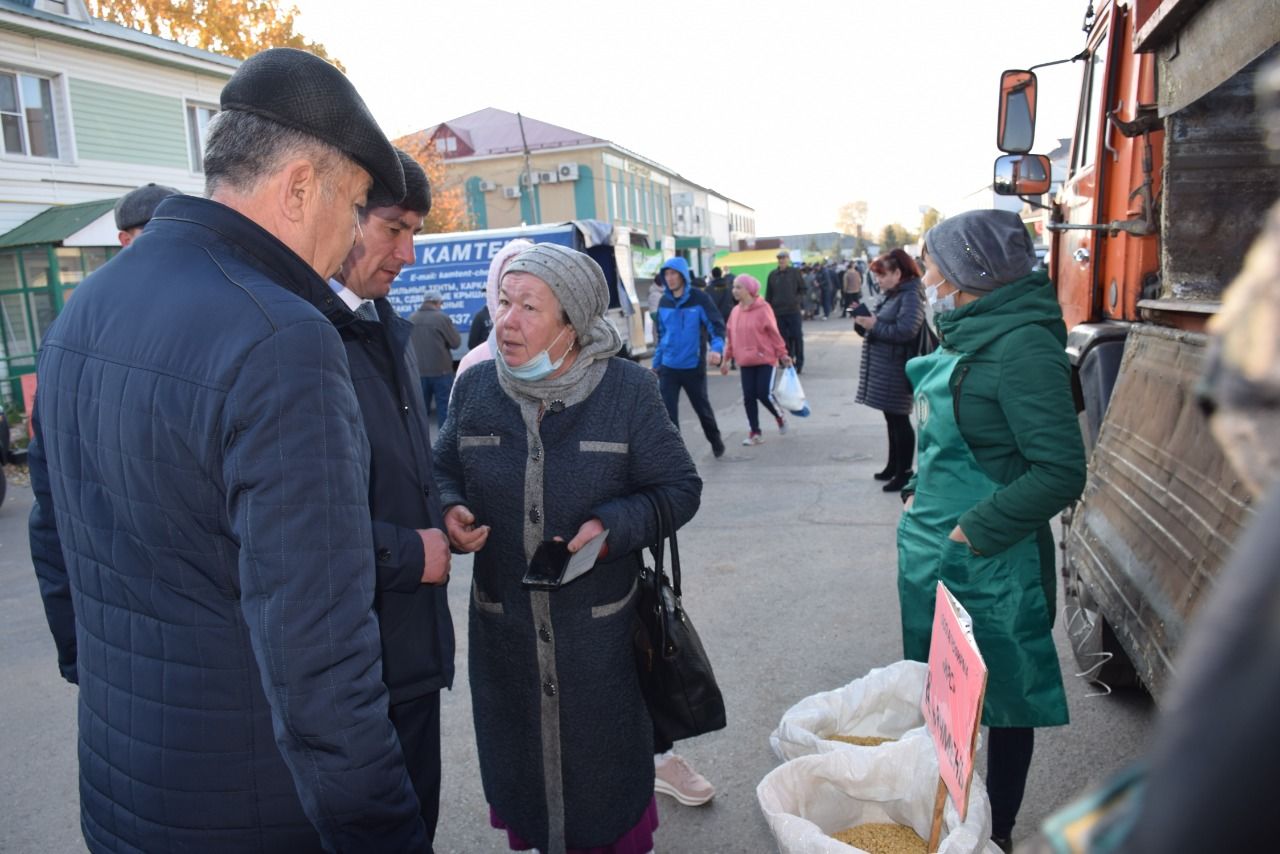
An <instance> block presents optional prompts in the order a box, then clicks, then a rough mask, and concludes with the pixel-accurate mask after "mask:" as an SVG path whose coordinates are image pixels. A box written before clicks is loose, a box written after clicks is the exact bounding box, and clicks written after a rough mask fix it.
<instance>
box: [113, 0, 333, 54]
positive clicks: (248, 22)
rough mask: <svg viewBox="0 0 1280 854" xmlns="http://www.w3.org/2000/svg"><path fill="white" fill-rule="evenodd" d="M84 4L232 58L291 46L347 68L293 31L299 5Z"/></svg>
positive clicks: (227, 0) (196, 1) (267, 1)
mask: <svg viewBox="0 0 1280 854" xmlns="http://www.w3.org/2000/svg"><path fill="white" fill-rule="evenodd" d="M88 6H89V14H91V15H93V16H94V17H95V18H101V19H102V20H104V21H111V22H112V23H115V24H120V25H121V26H124V27H128V28H129V29H131V30H141V31H142V32H145V33H150V34H151V35H153V36H160V37H162V38H166V39H172V40H173V41H176V42H181V43H182V44H185V45H189V46H190V47H198V48H200V49H201V50H207V51H211V52H213V53H220V54H222V55H223V56H229V57H231V58H233V59H248V58H249V57H251V56H253V55H254V54H255V53H259V52H261V51H264V50H266V49H267V48H272V47H294V48H298V49H299V50H305V51H309V52H310V53H314V54H315V55H316V56H318V57H320V58H321V59H324V60H327V61H329V62H332V63H333V64H334V65H336V66H337V67H338V68H340V69H342V70H343V71H345V70H346V69H345V68H343V67H342V63H341V62H339V61H338V60H336V59H334V58H333V57H331V56H330V55H329V52H328V51H327V50H325V47H324V45H322V44H320V43H318V42H313V41H310V40H308V39H307V38H306V37H305V36H303V35H302V34H301V33H298V32H295V31H294V29H293V27H294V21H295V19H296V18H297V16H298V7H297V6H294V5H289V6H287V7H282V6H281V5H280V2H279V0H88Z"/></svg>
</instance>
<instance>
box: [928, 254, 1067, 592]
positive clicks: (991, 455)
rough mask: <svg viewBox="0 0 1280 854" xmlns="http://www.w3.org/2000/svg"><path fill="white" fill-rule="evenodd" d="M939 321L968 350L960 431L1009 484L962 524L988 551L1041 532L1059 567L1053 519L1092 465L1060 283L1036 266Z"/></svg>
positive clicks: (956, 387) (960, 378) (1047, 554)
mask: <svg viewBox="0 0 1280 854" xmlns="http://www.w3.org/2000/svg"><path fill="white" fill-rule="evenodd" d="M937 322H938V334H939V338H940V339H941V341H942V343H943V344H944V345H945V346H947V347H949V348H950V349H952V350H957V351H959V352H961V353H964V354H965V355H964V357H963V358H962V359H961V360H960V363H959V364H958V365H957V366H956V371H955V373H954V374H952V376H951V394H952V398H953V400H955V402H956V403H955V406H956V422H957V423H958V424H959V425H960V433H961V435H962V436H963V437H964V440H965V441H966V442H967V443H968V444H969V449H970V450H971V451H972V452H973V456H974V458H975V459H976V460H977V461H978V464H979V465H981V466H982V468H983V470H984V471H986V473H987V475H988V476H989V477H990V478H991V479H992V480H995V481H997V482H999V483H1002V484H1005V487H1004V488H1003V489H1001V490H1000V491H999V492H996V493H995V494H994V495H992V496H991V497H990V498H989V499H987V500H986V501H983V502H982V503H981V504H978V505H977V506H975V507H974V508H973V509H972V510H970V511H969V512H967V513H965V514H964V515H963V516H961V517H960V527H961V529H962V530H963V531H964V533H965V536H967V537H968V538H969V542H970V544H971V545H972V546H973V548H974V549H975V550H977V551H978V552H979V553H980V554H985V555H993V554H998V553H1000V552H1002V551H1004V550H1005V549H1007V548H1008V547H1009V546H1011V545H1013V544H1014V543H1016V542H1018V541H1020V540H1022V539H1023V538H1024V537H1026V536H1028V535H1029V534H1032V533H1035V534H1037V537H1038V539H1039V543H1040V558H1041V561H1040V562H1041V566H1042V567H1044V568H1046V569H1048V568H1051V567H1053V565H1054V551H1053V537H1052V534H1051V532H1050V530H1049V524H1048V523H1049V520H1050V519H1052V518H1053V517H1054V516H1055V515H1057V514H1058V513H1059V512H1061V510H1062V509H1063V508H1064V507H1066V506H1067V505H1068V504H1070V503H1071V502H1072V501H1074V500H1076V499H1077V498H1079V497H1080V493H1081V492H1082V491H1083V490H1084V481H1085V468H1086V465H1085V454H1084V443H1083V442H1082V441H1081V439H1080V425H1079V422H1078V420H1077V419H1076V410H1075V402H1074V399H1073V398H1072V395H1071V365H1070V363H1069V362H1068V361H1067V353H1066V343H1067V330H1066V326H1065V325H1064V324H1063V322H1062V310H1061V309H1060V308H1059V307H1058V301H1057V297H1056V295H1055V294H1054V291H1053V286H1052V285H1051V284H1050V283H1049V280H1048V278H1047V277H1046V276H1045V275H1044V274H1043V273H1032V274H1030V275H1029V276H1026V277H1025V278H1022V279H1019V280H1018V281H1016V282H1011V283H1010V284H1007V285H1005V286H1003V287H1001V288H998V289H996V290H995V291H993V292H992V293H990V294H988V295H986V296H984V297H982V299H980V300H978V301H977V302H972V303H969V304H968V305H964V306H961V307H960V308H958V309H956V310H955V311H950V312H947V313H946V314H942V315H939V317H938V321H937ZM1049 601H1050V602H1052V601H1053V600H1052V597H1050V600H1049Z"/></svg>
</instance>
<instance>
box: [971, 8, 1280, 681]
mask: <svg viewBox="0 0 1280 854" xmlns="http://www.w3.org/2000/svg"><path fill="white" fill-rule="evenodd" d="M1084 31H1085V34H1086V37H1085V41H1084V44H1083V46H1082V47H1083V50H1082V51H1081V52H1080V53H1079V54H1078V55H1077V56H1075V57H1072V58H1071V59H1069V60H1059V61H1063V62H1065V61H1075V62H1079V63H1080V64H1081V65H1082V66H1083V75H1082V84H1081V90H1080V106H1079V112H1078V113H1077V121H1076V129H1075V135H1074V138H1073V141H1072V145H1071V153H1070V157H1069V161H1068V164H1067V169H1066V174H1065V177H1064V179H1063V181H1062V184H1061V189H1060V190H1059V191H1058V192H1057V194H1056V196H1055V197H1054V198H1053V199H1052V200H1051V201H1049V202H1048V207H1049V208H1050V212H1049V220H1050V221H1049V225H1048V229H1049V231H1050V234H1051V244H1050V255H1049V268H1050V275H1051V277H1052V279H1053V282H1054V285H1055V287H1056V289H1057V292H1058V299H1059V302H1060V303H1061V305H1062V311H1063V315H1064V317H1065V319H1066V323H1067V329H1068V332H1069V340H1068V345H1067V347H1068V353H1069V355H1070V357H1071V363H1072V366H1073V382H1074V386H1075V393H1076V403H1077V409H1078V410H1079V412H1080V421H1081V430H1082V432H1083V434H1084V436H1085V443H1086V446H1087V447H1088V448H1089V449H1090V462H1089V479H1088V485H1087V486H1086V488H1085V492H1084V495H1083V496H1082V497H1081V499H1080V501H1079V502H1078V503H1077V504H1076V506H1075V507H1074V508H1073V510H1072V511H1071V512H1069V513H1068V514H1066V517H1065V519H1064V521H1065V525H1064V530H1065V537H1064V542H1063V551H1064V560H1063V562H1062V574H1063V580H1064V610H1063V614H1062V616H1063V619H1064V622H1065V626H1066V630H1067V633H1068V635H1069V637H1070V639H1071V643H1072V647H1073V649H1074V651H1075V654H1076V659H1077V661H1078V663H1079V664H1080V669H1081V673H1080V675H1081V676H1083V677H1084V678H1087V679H1090V680H1093V681H1095V682H1098V683H1102V684H1104V685H1110V686H1117V685H1122V684H1126V683H1131V682H1133V681H1135V680H1136V681H1140V682H1141V683H1142V684H1143V685H1145V686H1146V688H1147V689H1148V690H1149V691H1150V692H1151V693H1152V695H1153V696H1155V697H1157V698H1159V696H1160V694H1161V692H1162V690H1163V688H1164V686H1165V684H1166V683H1167V681H1168V680H1169V678H1170V677H1171V676H1172V675H1173V661H1174V655H1175V653H1176V652H1177V649H1178V647H1179V645H1180V643H1181V640H1182V637H1183V635H1184V633H1185V631H1186V627H1187V625H1188V621H1189V620H1191V619H1192V618H1193V616H1194V613H1195V610H1196V606H1197V604H1198V603H1199V602H1200V601H1201V600H1202V599H1203V598H1204V597H1205V595H1206V594H1207V593H1208V591H1209V590H1210V589H1211V588H1212V586H1213V583H1214V578H1215V576H1216V574H1217V573H1218V571H1219V570H1220V568H1221V567H1222V565H1223V564H1224V562H1225V560H1226V558H1227V557H1228V556H1229V554H1230V552H1231V549H1232V545H1233V543H1234V541H1235V539H1236V535H1237V533H1238V532H1239V531H1240V529H1241V528H1242V527H1244V526H1245V525H1246V524H1247V523H1248V521H1249V518H1250V517H1251V515H1252V512H1253V511H1252V508H1251V505H1250V499H1249V497H1248V494H1247V493H1246V491H1245V489H1244V488H1243V486H1242V484H1241V483H1240V482H1239V480H1238V479H1237V477H1236V476H1235V474H1234V473H1233V471H1232V469H1231V467H1230V466H1229V465H1228V464H1227V462H1226V460H1225V459H1224V457H1223V455H1222V453H1221V451H1220V449H1219V447H1218V445H1217V443H1216V442H1215V441H1214V439H1213V437H1212V436H1211V435H1210V433H1209V428H1208V423H1207V420H1206V418H1205V417H1204V415H1203V414H1202V412H1201V411H1200V408H1199V406H1198V403H1197V395H1196V387H1197V383H1198V381H1199V377H1200V374H1201V366H1202V362H1203V360H1204V356H1205V348H1206V344H1207V340H1206V336H1205V334H1204V328H1205V323H1206V322H1207V320H1208V319H1209V318H1210V317H1211V316H1212V315H1213V314H1214V312H1216V311H1217V309H1218V306H1219V304H1220V300H1221V295H1222V291H1223V289H1224V288H1225V287H1226V286H1227V284H1229V283H1230V281H1231V280H1232V278H1233V277H1234V276H1235V275H1236V273H1237V272H1238V271H1239V269H1240V267H1241V264H1242V261H1243V259H1244V256H1245V253H1246V251H1247V249H1248V247H1249V245H1250V244H1251V243H1252V241H1253V240H1254V238H1255V237H1256V236H1257V234H1258V232H1259V229H1260V228H1261V225H1262V223H1263V219H1264V216H1265V214H1266V212H1267V210H1268V208H1269V207H1270V206H1271V205H1272V203H1274V202H1275V200H1276V198H1277V196H1278V195H1280V168H1277V162H1276V160H1275V159H1274V158H1275V153H1274V152H1272V151H1270V150H1269V149H1268V148H1267V145H1266V129H1265V128H1264V127H1263V126H1262V119H1261V116H1262V115H1263V113H1262V111H1260V110H1258V109H1256V108H1255V87H1256V86H1257V84H1258V83H1259V82H1260V78H1261V77H1262V75H1264V74H1265V73H1268V69H1269V70H1270V71H1269V73H1270V74H1272V75H1274V74H1277V73H1280V64H1278V60H1280V48H1278V47H1277V42H1278V41H1280V13H1278V11H1277V3H1276V2H1275V0H1104V2H1097V3H1089V4H1088V8H1087V10H1086V14H1085V18H1084ZM1045 59H1050V60H1052V59H1056V58H1052V57H1046V58H1045ZM1051 64H1055V63H1054V62H1044V63H1042V64H1041V65H1039V66H1036V65H1033V66H1032V67H1031V68H1030V69H1029V70H1014V71H1006V72H1005V73H1004V74H1003V75H1002V78H1001V87H1000V113H999V129H998V133H997V137H998V145H999V148H1000V150H1001V151H1004V152H1007V153H1006V154H1005V155H1004V156H1002V157H1000V158H999V159H997V160H996V164H995V177H994V182H993V187H994V189H995V191H996V192H997V193H1001V194H1006V195H1018V196H1022V197H1023V199H1024V201H1025V202H1027V204H1028V205H1031V206H1033V207H1037V206H1038V207H1043V206H1045V205H1043V204H1042V199H1043V194H1045V193H1046V192H1047V191H1048V189H1049V186H1050V182H1051V179H1053V178H1054V176H1053V174H1052V165H1051V164H1050V162H1049V160H1048V158H1047V157H1045V156H1043V155H1036V154H1032V153H1030V149H1031V144H1032V141H1033V139H1034V136H1035V133H1034V131H1035V107H1036V96H1037V80H1036V76H1035V73H1034V72H1035V68H1037V67H1043V66H1045V65H1051ZM1037 197H1040V198H1037Z"/></svg>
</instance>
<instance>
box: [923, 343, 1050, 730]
mask: <svg viewBox="0 0 1280 854" xmlns="http://www.w3.org/2000/svg"><path fill="white" fill-rule="evenodd" d="M960 357H961V354H959V353H956V352H955V351H953V350H947V349H945V348H944V349H939V350H936V351H934V352H933V353H931V354H930V355H928V356H921V357H919V358H916V359H912V360H911V361H909V362H907V376H908V377H909V378H910V380H911V385H912V387H913V388H914V389H915V408H916V419H917V422H918V452H919V460H918V463H919V475H918V476H917V478H916V492H915V501H914V502H913V503H912V505H911V509H909V510H907V511H906V512H905V513H903V514H902V519H901V520H900V521H899V523H898V599H899V603H900V605H901V608H902V646H903V652H904V656H905V657H906V658H908V659H914V660H916V661H927V660H928V659H929V636H930V634H931V632H932V630H933V608H934V597H935V595H936V591H937V582H938V581H942V582H943V583H944V584H946V585H947V589H948V590H950V591H951V593H952V594H953V595H954V596H955V597H956V599H958V600H959V601H960V603H961V604H962V605H964V607H965V609H966V610H968V612H969V614H970V616H972V617H973V633H974V637H975V639H976V640H977V642H978V649H979V651H980V652H981V653H982V658H983V660H984V661H985V662H986V665H987V671H988V675H987V695H986V702H985V704H984V706H983V709H982V722H983V723H984V724H986V725H988V726H996V727H1038V726H1056V725H1061V724H1065V723H1066V722H1067V698H1066V694H1065V692H1064V690H1063V687H1062V671H1061V670H1060V669H1059V667H1058V653H1057V649H1056V648H1055V646H1054V643H1053V635H1052V629H1053V620H1052V618H1051V616H1050V606H1049V603H1048V602H1047V601H1046V599H1045V588H1044V586H1043V584H1042V583H1041V568H1040V550H1039V547H1038V546H1037V544H1036V537H1035V535H1034V534H1032V535H1030V536H1028V537H1026V538H1025V539H1023V540H1021V541H1020V542H1018V543H1016V544H1014V545H1013V546H1011V547H1010V548H1008V549H1006V550H1005V551H1003V552H1001V553H1000V554H998V555H992V556H987V555H976V554H974V553H973V551H972V550H971V549H970V548H969V546H968V545H967V544H965V543H958V542H955V541H954V540H952V539H950V538H949V537H948V535H949V534H950V533H951V531H952V530H953V529H954V528H955V526H956V523H957V521H958V520H959V519H960V516H961V515H962V514H963V513H965V512H966V511H968V510H969V509H970V508H972V507H973V506H974V505H976V504H978V503H979V502H981V501H983V500H985V499H986V498H988V497H989V496H990V495H991V494H992V493H994V492H995V491H996V490H998V489H1000V487H1001V484H999V483H997V482H996V481H994V480H992V479H991V478H990V477H988V476H987V475H986V473H985V472H984V471H983V470H982V467H981V466H979V465H978V462H977V460H976V459H974V456H973V453H972V451H970V450H969V445H968V443H967V442H965V440H964V437H963V436H962V435H961V434H960V427H959V425H958V424H957V423H956V418H955V409H954V403H953V398H952V396H951V385H950V382H951V374H952V372H953V371H954V370H955V369H956V365H957V364H958V363H959V361H960Z"/></svg>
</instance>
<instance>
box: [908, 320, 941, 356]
mask: <svg viewBox="0 0 1280 854" xmlns="http://www.w3.org/2000/svg"><path fill="white" fill-rule="evenodd" d="M937 349H938V336H937V335H935V334H934V333H933V327H932V326H930V325H929V320H928V318H926V319H925V322H924V323H921V324H920V334H919V335H918V336H917V337H916V344H915V353H913V354H912V356H927V355H929V354H930V353H932V352H933V351H934V350H937Z"/></svg>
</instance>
